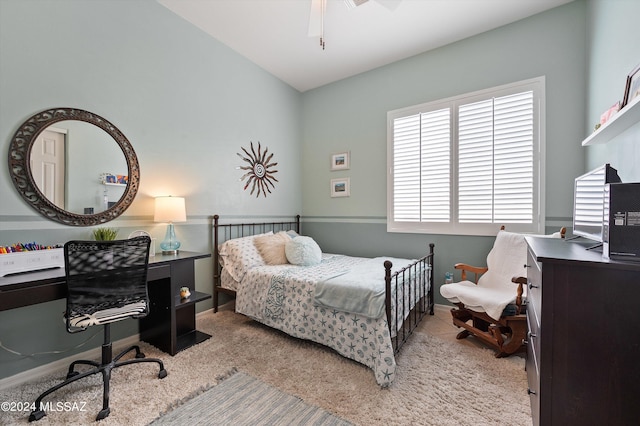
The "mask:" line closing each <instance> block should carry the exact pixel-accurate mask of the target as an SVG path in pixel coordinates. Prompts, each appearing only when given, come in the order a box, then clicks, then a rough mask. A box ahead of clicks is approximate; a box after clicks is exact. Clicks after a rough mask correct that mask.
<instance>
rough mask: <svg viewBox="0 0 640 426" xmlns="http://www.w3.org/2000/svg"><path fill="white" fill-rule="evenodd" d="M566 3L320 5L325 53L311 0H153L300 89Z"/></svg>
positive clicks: (486, 0)
mask: <svg viewBox="0 0 640 426" xmlns="http://www.w3.org/2000/svg"><path fill="white" fill-rule="evenodd" d="M570 1H572V0H369V1H368V2H366V3H364V4H362V5H361V6H358V7H355V8H351V9H349V8H348V7H347V6H346V5H345V2H344V1H343V0H327V8H326V13H325V18H324V36H325V37H324V38H325V42H326V46H325V50H323V49H322V48H321V47H320V43H319V37H309V36H308V33H309V16H310V10H311V2H312V0H158V2H159V3H161V4H162V5H164V6H166V7H167V8H169V9H170V10H172V11H173V12H174V13H176V14H177V15H179V16H181V17H183V18H184V19H186V20H187V21H189V22H191V23H192V24H194V25H195V26H197V27H199V28H200V29H202V30H203V31H205V32H207V33H209V34H210V35H212V36H213V37H215V38H216V39H217V40H219V41H221V42H222V43H224V44H226V45H227V46H229V47H230V48H232V49H233V50H235V51H237V52H238V53H240V54H241V55H243V56H245V57H246V58H248V59H249V60H251V61H252V62H254V63H256V64H258V65H259V66H260V67H262V68H263V69H265V70H267V71H268V72H270V73H271V74H273V75H275V76H276V77H278V78H280V79H281V80H283V81H284V82H286V83H288V84H289V85H291V86H293V87H294V88H296V89H298V90H299V91H301V92H304V91H307V90H310V89H313V88H316V87H319V86H322V85H325V84H328V83H331V82H334V81H337V80H340V79H343V78H346V77H349V76H352V75H356V74H359V73H362V72H365V71H368V70H371V69H374V68H377V67H380V66H382V65H386V64H389V63H392V62H395V61H398V60H400V59H404V58H408V57H410V56H414V55H416V54H419V53H422V52H425V51H428V50H431V49H435V48H437V47H440V46H444V45H446V44H449V43H452V42H455V41H458V40H462V39H464V38H467V37H471V36H473V35H476V34H480V33H482V32H485V31H488V30H491V29H493V28H497V27H500V26H503V25H506V24H509V23H511V22H515V21H518V20H520V19H523V18H526V17H528V16H531V15H534V14H536V13H540V12H542V11H545V10H548V9H552V8H554V7H557V6H560V5H562V4H565V3H569V2H570Z"/></svg>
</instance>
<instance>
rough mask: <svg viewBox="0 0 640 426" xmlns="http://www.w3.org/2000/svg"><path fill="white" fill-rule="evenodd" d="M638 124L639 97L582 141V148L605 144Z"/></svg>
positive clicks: (639, 112)
mask: <svg viewBox="0 0 640 426" xmlns="http://www.w3.org/2000/svg"><path fill="white" fill-rule="evenodd" d="M638 122H640V96H638V97H637V98H635V99H634V100H633V101H631V103H630V104H628V105H627V106H625V107H624V108H622V110H620V112H618V113H617V114H616V115H615V116H614V117H613V118H612V119H611V120H609V121H607V122H606V123H604V124H603V125H602V126H601V127H600V128H599V129H598V130H596V131H595V132H593V133H592V134H591V135H590V136H589V137H587V138H586V139H585V140H583V141H582V146H588V145H598V144H603V143H607V142H609V141H610V140H611V139H613V138H615V137H616V136H618V135H619V134H620V133H622V132H624V131H625V130H627V129H628V128H629V127H631V126H633V125H634V124H636V123H638Z"/></svg>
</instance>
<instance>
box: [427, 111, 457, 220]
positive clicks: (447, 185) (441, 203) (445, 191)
mask: <svg viewBox="0 0 640 426" xmlns="http://www.w3.org/2000/svg"><path fill="white" fill-rule="evenodd" d="M450 111H451V110H450V109H449V108H446V109H441V110H438V111H432V112H429V113H425V114H422V117H421V118H422V120H421V122H422V126H421V130H422V132H421V138H420V142H421V146H422V153H421V180H420V188H421V198H422V201H421V214H420V220H421V221H423V222H449V220H450V219H451V205H450V200H451V195H450V192H451V182H450V174H451V173H450V172H451V153H450V150H451V120H450V115H451V113H450Z"/></svg>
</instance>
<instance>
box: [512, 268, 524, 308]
mask: <svg viewBox="0 0 640 426" xmlns="http://www.w3.org/2000/svg"><path fill="white" fill-rule="evenodd" d="M511 282H512V283H514V284H518V290H517V291H516V306H517V307H518V311H517V312H518V314H520V313H521V312H522V292H523V291H524V288H523V287H522V285H523V284H524V285H527V282H528V281H527V277H513V278H511Z"/></svg>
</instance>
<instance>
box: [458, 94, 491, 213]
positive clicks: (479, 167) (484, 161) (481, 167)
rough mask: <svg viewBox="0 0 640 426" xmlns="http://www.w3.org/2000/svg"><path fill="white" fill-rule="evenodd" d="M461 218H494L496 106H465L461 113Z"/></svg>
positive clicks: (459, 192) (459, 187)
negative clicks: (494, 131)
mask: <svg viewBox="0 0 640 426" xmlns="http://www.w3.org/2000/svg"><path fill="white" fill-rule="evenodd" d="M458 205H459V210H458V218H459V220H460V222H484V223H491V220H492V218H493V213H492V210H493V102H492V100H488V101H482V102H476V103H473V104H468V105H462V106H460V108H459V112H458Z"/></svg>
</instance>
